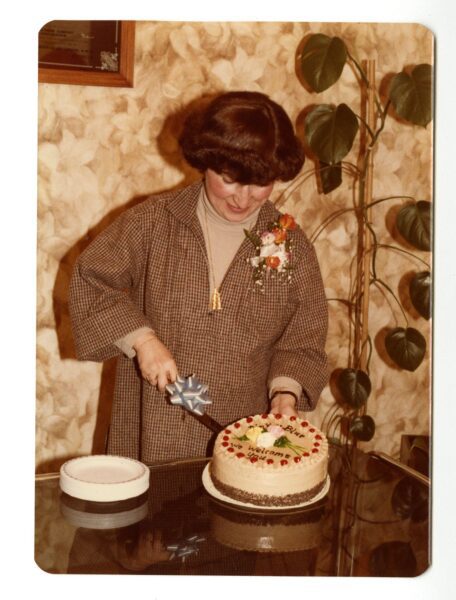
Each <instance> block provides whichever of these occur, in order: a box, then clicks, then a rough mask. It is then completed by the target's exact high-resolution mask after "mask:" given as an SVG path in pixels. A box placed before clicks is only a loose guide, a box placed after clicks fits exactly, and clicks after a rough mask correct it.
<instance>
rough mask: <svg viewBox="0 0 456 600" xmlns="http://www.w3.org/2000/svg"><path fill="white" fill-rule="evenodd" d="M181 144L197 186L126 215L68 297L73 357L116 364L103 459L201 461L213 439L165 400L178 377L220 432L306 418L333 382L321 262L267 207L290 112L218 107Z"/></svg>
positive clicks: (236, 103)
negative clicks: (281, 417)
mask: <svg viewBox="0 0 456 600" xmlns="http://www.w3.org/2000/svg"><path fill="white" fill-rule="evenodd" d="M180 144H181V147H182V150H183V153H184V156H185V158H186V160H187V161H188V162H189V163H190V165H192V166H193V167H195V168H197V169H199V170H200V171H201V173H202V174H203V180H202V181H200V182H197V183H195V184H192V185H190V186H188V187H186V188H184V189H182V190H180V191H178V192H168V193H163V194H159V195H157V196H153V197H151V198H149V199H147V200H146V201H145V202H143V203H141V204H139V205H138V206H136V207H134V208H132V209H130V210H128V211H126V212H125V213H124V214H123V215H121V216H120V217H119V218H118V219H117V220H116V221H115V222H114V223H113V224H112V225H111V226H110V227H108V228H107V230H106V231H105V232H103V233H102V234H101V235H100V236H99V237H98V238H96V239H95V240H94V241H93V242H92V243H91V244H90V246H89V247H88V248H87V249H86V250H85V252H84V253H83V254H82V255H81V257H80V258H79V260H78V262H77V264H76V268H75V270H74V274H73V277H72V281H71V289H70V313H71V318H72V325H73V331H74V338H75V345H76V351H77V355H78V358H79V359H81V360H96V361H102V360H106V359H108V358H111V357H113V356H116V355H117V356H119V359H118V365H117V376H116V386H115V393H114V402H113V410H112V419H111V428H110V436H109V444H108V452H109V453H112V454H120V455H123V456H131V457H134V458H139V459H141V460H143V461H146V462H148V461H157V460H161V459H169V458H179V457H187V456H198V455H204V454H205V453H206V452H207V445H208V442H209V439H210V437H211V432H210V431H209V430H208V429H207V428H206V427H204V426H203V425H202V424H201V423H200V422H198V421H197V420H196V419H194V418H193V417H192V416H190V415H186V413H185V411H182V409H179V408H177V407H174V406H171V405H170V404H169V403H168V402H167V401H166V398H165V394H164V390H165V386H166V384H168V383H170V382H174V381H175V379H176V377H177V375H178V374H179V375H181V376H186V375H189V374H195V375H196V376H197V377H198V379H199V380H200V381H202V382H204V383H205V384H207V386H208V389H209V396H210V398H211V400H212V404H211V405H210V406H208V408H207V410H206V412H207V413H208V414H209V415H210V416H212V417H213V418H214V419H215V420H217V421H218V422H220V423H222V424H225V423H229V422H232V421H233V420H235V419H236V418H239V417H241V416H244V415H247V414H256V413H261V412H264V411H265V410H267V408H268V400H269V401H270V407H269V408H270V409H271V410H273V411H274V412H281V413H284V414H296V411H297V410H298V409H299V410H312V409H313V408H314V407H315V404H316V402H317V400H318V397H319V395H320V393H321V390H322V388H323V386H324V385H325V383H326V381H327V370H326V355H325V351H324V344H325V339H326V330H327V305H326V300H325V296H324V290H323V285H322V281H321V275H320V270H319V267H318V263H317V260H316V257H315V253H314V250H313V248H312V246H311V245H310V243H309V242H308V240H307V238H306V237H305V235H304V233H303V232H302V231H301V230H300V229H299V228H296V229H292V227H293V222H292V220H290V219H289V218H285V219H284V217H281V221H280V223H279V222H278V219H279V218H280V213H278V211H277V210H276V209H275V208H274V206H273V205H272V204H271V203H270V202H269V200H268V198H269V196H270V194H271V192H272V189H273V185H274V182H275V181H277V180H282V181H288V180H291V179H293V178H294V177H295V176H296V175H297V173H298V172H299V171H300V169H301V167H302V164H303V162H304V155H303V151H302V147H301V145H300V143H299V141H298V139H297V138H296V136H295V134H294V131H293V126H292V124H291V122H290V120H289V118H288V116H287V115H286V113H285V111H284V110H283V109H282V108H281V107H280V106H279V105H278V104H276V103H275V102H273V101H271V100H270V99H269V98H268V97H267V96H265V95H264V94H260V93H256V92H230V93H226V94H222V95H220V96H218V97H217V98H216V99H215V100H213V101H212V102H211V103H210V104H208V105H207V106H206V108H205V109H204V110H201V111H199V112H197V113H195V114H192V115H190V117H189V118H188V119H187V121H186V123H185V126H184V130H183V134H182V136H181V138H180ZM271 223H275V227H271ZM282 225H283V226H282ZM268 227H269V228H270V229H271V228H272V229H273V230H274V231H273V232H271V231H268ZM245 230H247V231H249V232H250V234H249V237H247V236H246V235H245ZM256 233H258V237H255V234H256ZM275 236H277V237H275ZM285 237H286V238H287V241H286V244H287V247H286V249H285V250H284V246H283V245H279V242H280V243H282V242H283V239H284V238H285ZM249 238H250V239H249ZM276 239H277V241H278V243H277V244H276V245H274V244H275V240H276ZM252 240H254V241H255V242H256V243H257V244H260V245H261V247H260V248H258V249H257V248H256V247H255V245H254V244H253V243H252ZM288 244H290V247H289V246H288ZM271 248H272V250H271V251H269V250H268V249H271ZM274 249H276V250H277V251H275V255H274ZM279 249H280V252H279V251H278V250H279ZM258 253H260V254H261V255H260V256H258ZM263 264H264V265H265V268H264V269H262V268H261V266H262V265H263ZM282 267H286V268H288V267H291V269H292V270H290V271H288V270H286V269H285V268H282ZM274 275H276V276H274ZM284 275H286V276H285V277H284Z"/></svg>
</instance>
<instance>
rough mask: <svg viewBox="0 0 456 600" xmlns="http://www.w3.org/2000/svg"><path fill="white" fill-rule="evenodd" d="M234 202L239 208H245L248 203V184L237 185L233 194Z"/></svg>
mask: <svg viewBox="0 0 456 600" xmlns="http://www.w3.org/2000/svg"><path fill="white" fill-rule="evenodd" d="M234 198H235V200H236V204H237V205H238V206H239V208H245V207H246V206H248V205H249V203H250V186H249V185H239V186H238V188H237V189H236V192H235V194H234Z"/></svg>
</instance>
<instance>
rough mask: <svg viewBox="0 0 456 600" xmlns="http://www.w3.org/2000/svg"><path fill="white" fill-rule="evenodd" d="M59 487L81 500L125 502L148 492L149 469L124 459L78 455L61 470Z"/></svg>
mask: <svg viewBox="0 0 456 600" xmlns="http://www.w3.org/2000/svg"><path fill="white" fill-rule="evenodd" d="M60 488H61V490H62V491H63V492H65V493H66V494H68V495H69V496H73V497H74V498H80V499H81V500H92V501H95V502H116V501H118V500H126V499H127V498H135V497H136V496H140V495H141V494H143V493H144V492H145V491H147V490H148V489H149V469H148V468H147V467H146V465H144V464H143V463H141V462H139V461H137V460H133V459H132V458H125V457H123V456H111V455H94V456H81V457H79V458H73V459H72V460H69V461H67V462H66V463H64V464H63V465H62V467H61V468H60Z"/></svg>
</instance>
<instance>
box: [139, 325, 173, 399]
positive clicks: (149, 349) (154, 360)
mask: <svg viewBox="0 0 456 600" xmlns="http://www.w3.org/2000/svg"><path fill="white" fill-rule="evenodd" d="M133 348H134V349H135V350H136V356H137V358H138V365H139V368H140V371H141V375H142V376H143V377H144V379H145V380H146V381H148V382H149V383H150V385H154V386H157V387H158V389H159V390H160V391H161V392H164V391H165V387H166V385H167V384H168V383H174V382H175V381H176V379H177V367H176V363H175V362H174V358H173V356H172V354H171V352H170V351H169V350H168V348H167V347H166V346H165V345H164V344H162V342H161V341H160V340H159V339H158V337H157V336H156V335H155V334H154V333H152V332H147V333H145V334H144V335H142V336H139V338H138V339H137V340H135V342H134V344H133Z"/></svg>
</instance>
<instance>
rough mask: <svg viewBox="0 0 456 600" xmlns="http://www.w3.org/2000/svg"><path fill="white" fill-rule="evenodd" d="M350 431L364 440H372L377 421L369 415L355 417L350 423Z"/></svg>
mask: <svg viewBox="0 0 456 600" xmlns="http://www.w3.org/2000/svg"><path fill="white" fill-rule="evenodd" d="M350 433H352V434H353V435H354V436H355V438H356V439H358V440H360V441H362V442H368V441H370V440H371V439H372V438H373V437H374V434H375V421H374V419H373V418H372V417H369V415H363V416H362V417H355V418H354V419H352V421H351V423H350Z"/></svg>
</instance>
